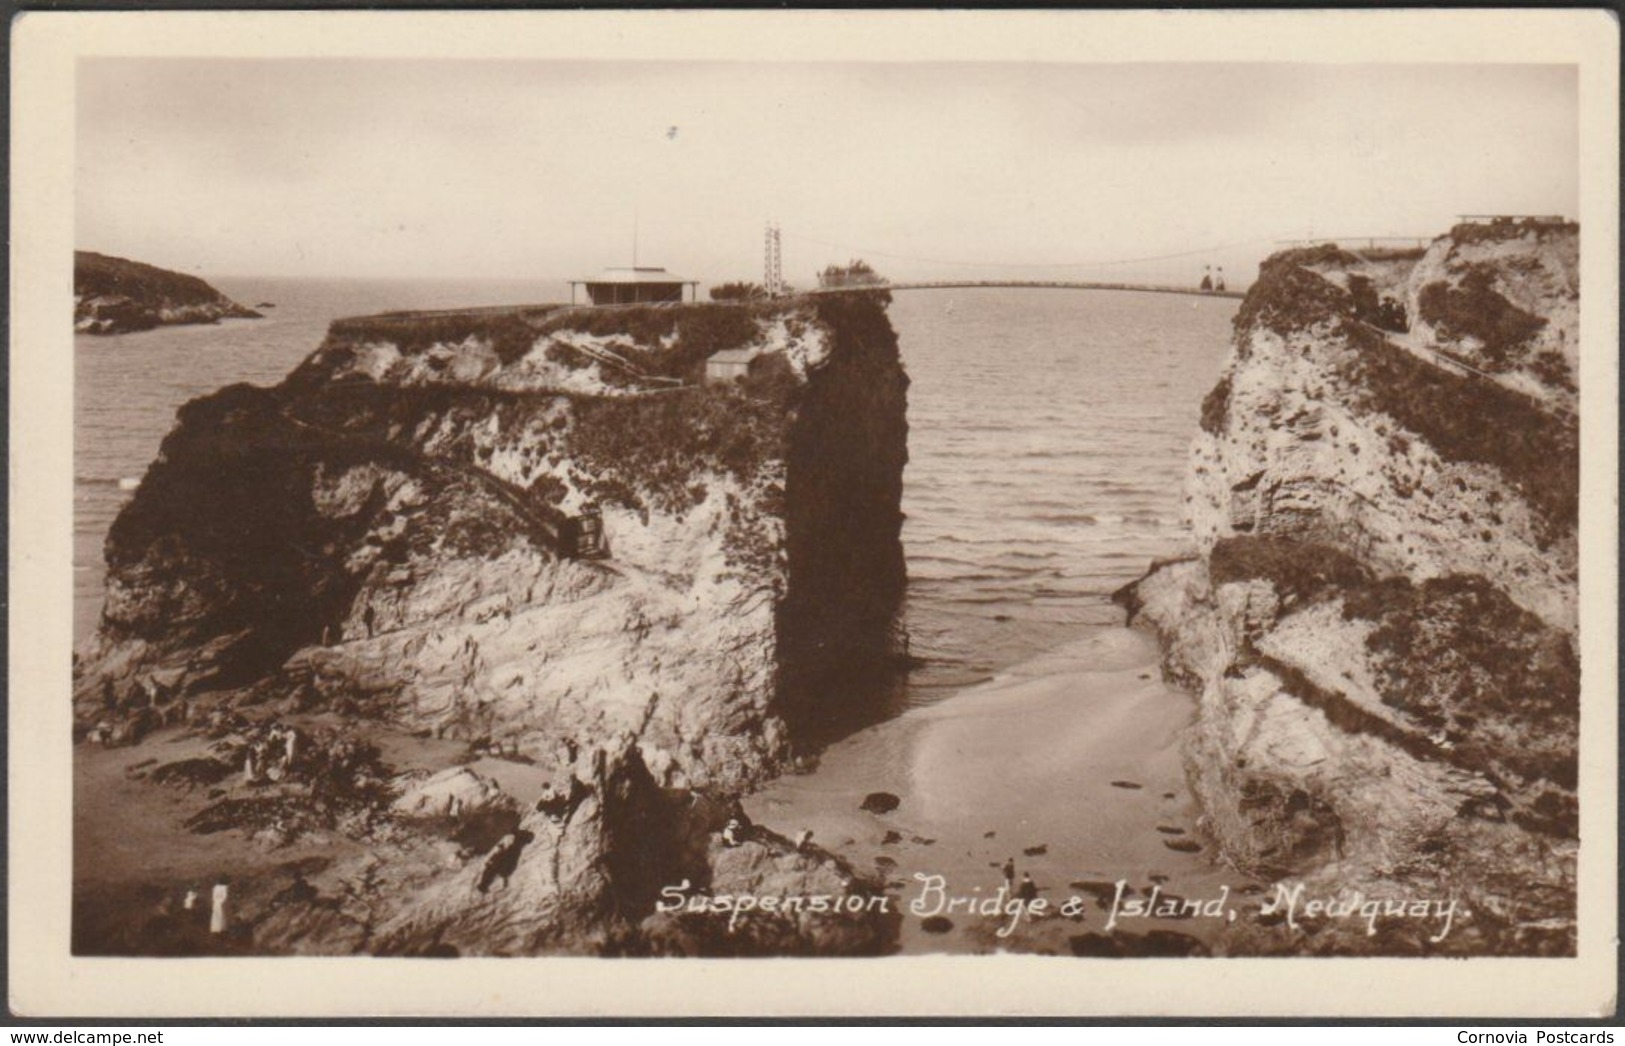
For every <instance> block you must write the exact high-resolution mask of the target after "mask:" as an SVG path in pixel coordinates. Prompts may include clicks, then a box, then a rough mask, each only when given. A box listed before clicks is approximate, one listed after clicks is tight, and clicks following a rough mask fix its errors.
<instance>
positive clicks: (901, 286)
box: [792, 280, 1247, 298]
mask: <svg viewBox="0 0 1625 1046" xmlns="http://www.w3.org/2000/svg"><path fill="white" fill-rule="evenodd" d="M984 287H1026V288H1034V289H1038V290H1056V291H1142V292H1144V293H1147V294H1189V295H1193V296H1195V297H1198V298H1245V297H1246V296H1247V295H1246V294H1245V293H1244V292H1243V291H1232V290H1203V289H1201V288H1200V287H1199V286H1198V287H1192V286H1189V285H1185V286H1175V285H1173V284H1159V283H1108V282H1105V281H1099V280H920V281H908V282H902V283H892V282H890V281H889V280H877V281H875V282H872V283H851V284H845V285H842V286H836V287H814V288H811V289H809V290H805V291H796V292H794V294H793V295H792V296H794V295H814V294H851V293H852V292H854V291H945V290H964V289H979V288H984Z"/></svg>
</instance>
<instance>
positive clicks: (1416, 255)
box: [1123, 223, 1579, 954]
mask: <svg viewBox="0 0 1625 1046" xmlns="http://www.w3.org/2000/svg"><path fill="white" fill-rule="evenodd" d="M1577 238H1578V231H1577V229H1576V228H1575V227H1574V226H1572V225H1560V224H1534V223H1532V224H1509V223H1502V224H1497V225H1493V226H1489V225H1466V226H1460V227H1458V228H1456V229H1454V230H1453V231H1452V232H1451V233H1450V234H1449V235H1447V236H1444V237H1441V238H1440V239H1438V240H1436V241H1434V243H1433V244H1432V245H1431V246H1430V247H1428V248H1427V249H1426V251H1425V252H1424V251H1412V252H1385V253H1366V254H1359V253H1352V252H1348V251H1343V250H1340V249H1338V248H1336V247H1334V246H1327V247H1322V248H1316V249H1311V250H1295V251H1289V252H1286V253H1284V254H1279V255H1276V256H1274V257H1272V258H1270V259H1269V260H1267V261H1266V262H1265V263H1264V264H1263V266H1262V267H1261V270H1260V275H1259V279H1258V282H1257V283H1256V284H1255V285H1254V287H1253V288H1252V290H1251V292H1250V293H1249V295H1248V297H1247V299H1246V301H1245V302H1244V303H1243V305H1242V307H1241V310H1240V312H1239V313H1238V316H1237V319H1236V334H1235V343H1234V348H1233V350H1232V353H1231V356H1230V359H1229V361H1228V364H1227V366H1226V368H1225V371H1224V373H1223V376H1222V377H1221V378H1220V380H1219V383H1218V385H1217V386H1216V387H1215V388H1214V390H1213V391H1212V393H1211V394H1210V395H1209V396H1208V398H1207V401H1206V402H1205V403H1204V405H1203V412H1202V425H1201V429H1202V431H1201V432H1200V433H1199V434H1198V436H1197V438H1196V440H1195V443H1194V446H1193V449H1192V453H1191V465H1190V472H1189V476H1188V493H1187V500H1188V506H1189V511H1190V516H1191V520H1192V523H1193V526H1194V530H1195V537H1196V541H1197V545H1198V549H1199V554H1198V555H1197V556H1196V557H1195V558H1193V559H1189V560H1184V561H1180V562H1174V563H1165V564H1159V565H1158V566H1157V567H1155V568H1153V570H1152V571H1151V573H1150V574H1149V575H1148V576H1147V577H1146V578H1144V579H1143V580H1142V581H1140V582H1138V583H1137V584H1136V585H1135V586H1132V587H1131V589H1129V590H1126V591H1125V593H1123V598H1124V599H1125V601H1126V602H1127V603H1128V604H1129V606H1130V608H1131V612H1132V613H1133V614H1134V616H1135V619H1136V620H1137V621H1139V622H1142V623H1145V624H1148V625H1150V626H1152V627H1154V628H1155V629H1156V630H1157V631H1158V632H1159V633H1160V634H1161V636H1162V639H1163V643H1164V651H1165V666H1166V670H1167V671H1168V673H1169V674H1170V675H1171V676H1172V677H1174V678H1176V679H1178V680H1180V681H1182V682H1184V683H1185V684H1187V685H1188V686H1189V687H1190V688H1191V689H1192V690H1194V691H1196V692H1197V693H1198V695H1199V697H1198V713H1197V718H1196V723H1195V726H1194V727H1193V728H1192V735H1191V738H1190V741H1189V746H1188V753H1187V756H1188V767H1189V772H1190V776H1191V779H1192V781H1193V783H1194V785H1195V788H1196V791H1197V793H1198V796H1199V798H1200V799H1201V801H1202V803H1203V805H1204V807H1205V810H1206V825H1207V828H1208V830H1209V832H1210V833H1211V835H1212V836H1213V838H1214V840H1215V841H1216V843H1217V844H1218V845H1219V847H1220V849H1221V850H1222V852H1223V853H1224V855H1225V857H1226V858H1227V859H1228V860H1229V861H1230V862H1232V863H1233V864H1235V865H1236V866H1238V867H1239V868H1242V869H1244V870H1246V871H1247V872H1249V873H1252V874H1259V875H1266V876H1270V877H1272V878H1274V879H1276V880H1286V879H1290V880H1299V881H1304V882H1307V883H1309V884H1310V886H1311V889H1324V890H1326V891H1332V892H1337V891H1342V893H1343V895H1345V896H1346V895H1348V894H1350V893H1352V892H1353V891H1361V892H1363V893H1364V894H1365V895H1366V896H1368V897H1374V898H1397V897H1431V898H1439V899H1441V900H1442V899H1445V898H1457V899H1459V900H1460V902H1461V904H1462V905H1463V906H1464V907H1465V908H1466V909H1467V910H1468V911H1470V913H1471V915H1470V917H1469V918H1467V919H1465V920H1463V921H1462V922H1461V923H1460V924H1459V925H1458V926H1457V928H1456V929H1455V930H1453V931H1452V934H1451V935H1450V937H1449V938H1448V939H1446V940H1443V941H1435V940H1431V939H1430V935H1431V933H1432V931H1433V928H1432V927H1429V928H1428V929H1427V931H1426V932H1423V931H1422V929H1421V928H1420V927H1418V928H1417V929H1416V930H1415V931H1408V930H1405V929H1403V928H1402V927H1401V926H1400V925H1398V924H1391V925H1390V928H1389V929H1388V930H1387V931H1384V932H1382V933H1380V934H1377V935H1375V936H1367V935H1366V934H1365V928H1364V925H1363V924H1361V925H1359V926H1357V927H1355V928H1353V929H1350V928H1349V927H1348V926H1347V925H1340V924H1338V923H1336V921H1335V920H1333V921H1325V922H1323V923H1321V924H1317V925H1315V926H1313V927H1312V930H1311V932H1312V936H1311V938H1310V943H1309V945H1308V947H1310V948H1311V949H1312V950H1317V951H1328V952H1386V953H1400V954H1405V953H1414V952H1428V951H1456V952H1463V953H1478V954H1485V953H1487V954H1570V953H1572V950H1573V947H1574V917H1575V911H1574V893H1573V875H1574V867H1575V857H1576V852H1577V845H1578V840H1577V836H1576V810H1577V801H1578V799H1577V796H1576V792H1575V788H1576V777H1577V750H1578V711H1579V707H1578V694H1579V665H1578V659H1577V652H1576V651H1577V648H1576V642H1575V640H1576V628H1577V614H1576V596H1577V573H1576V571H1577V548H1576V527H1577V513H1578V489H1579V454H1578V430H1577V423H1576V419H1575V416H1574V413H1573V411H1574V405H1575V392H1576V389H1575V374H1576V357H1575V351H1576V347H1577V340H1576V333H1577V318H1578V293H1577V286H1578V285H1577V279H1576V274H1575V259H1576V256H1577ZM1246 933H1247V931H1238V940H1237V941H1235V942H1233V943H1234V946H1235V947H1236V948H1237V949H1238V950H1243V951H1245V950H1269V949H1272V948H1282V949H1285V950H1298V949H1300V948H1301V947H1302V942H1296V941H1291V940H1289V939H1287V938H1283V937H1281V936H1279V935H1274V936H1265V935H1262V934H1260V935H1259V936H1258V937H1257V939H1244V938H1245V935H1246Z"/></svg>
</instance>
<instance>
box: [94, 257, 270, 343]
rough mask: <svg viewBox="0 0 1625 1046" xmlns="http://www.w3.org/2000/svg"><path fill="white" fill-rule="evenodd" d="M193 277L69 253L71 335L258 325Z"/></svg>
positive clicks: (243, 309) (247, 311) (120, 260)
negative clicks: (234, 322) (225, 323)
mask: <svg viewBox="0 0 1625 1046" xmlns="http://www.w3.org/2000/svg"><path fill="white" fill-rule="evenodd" d="M260 318H261V317H260V313H258V312H255V311H254V310H253V309H250V308H248V307H247V306H246V305H241V304H238V303H237V302H235V301H232V300H231V299H230V298H228V297H226V296H225V295H224V294H221V293H220V292H219V291H217V290H215V289H214V288H213V287H211V286H209V285H208V284H207V283H205V282H204V281H202V280H200V279H198V278H197V277H196V276H187V275H186V274H185V273H179V272H170V271H169V270H168V269H160V268H158V267H157V266H154V265H146V264H143V263H141V262H137V261H130V260H129V259H127V258H114V257H110V256H109V255H106V254H97V253H95V252H94V251H74V252H73V329H74V331H75V332H76V333H79V334H126V333H129V332H131V331H144V330H152V329H153V328H154V327H162V326H168V325H171V324H183V323H218V322H219V321H221V320H223V319H260Z"/></svg>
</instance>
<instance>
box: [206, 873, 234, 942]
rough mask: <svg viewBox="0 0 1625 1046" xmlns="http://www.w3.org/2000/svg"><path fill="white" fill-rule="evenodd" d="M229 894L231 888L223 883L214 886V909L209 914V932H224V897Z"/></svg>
mask: <svg viewBox="0 0 1625 1046" xmlns="http://www.w3.org/2000/svg"><path fill="white" fill-rule="evenodd" d="M230 893H231V887H230V886H227V885H226V884H225V883H215V884H214V894H213V900H214V908H213V910H211V911H210V912H209V932H210V933H225V932H226V897H227V895H228V894H230Z"/></svg>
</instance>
